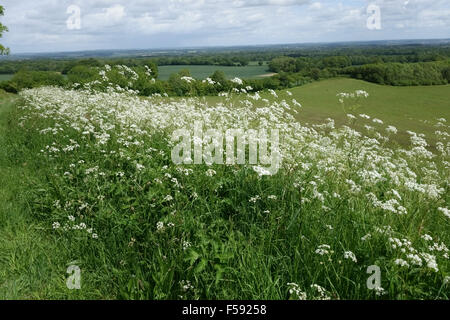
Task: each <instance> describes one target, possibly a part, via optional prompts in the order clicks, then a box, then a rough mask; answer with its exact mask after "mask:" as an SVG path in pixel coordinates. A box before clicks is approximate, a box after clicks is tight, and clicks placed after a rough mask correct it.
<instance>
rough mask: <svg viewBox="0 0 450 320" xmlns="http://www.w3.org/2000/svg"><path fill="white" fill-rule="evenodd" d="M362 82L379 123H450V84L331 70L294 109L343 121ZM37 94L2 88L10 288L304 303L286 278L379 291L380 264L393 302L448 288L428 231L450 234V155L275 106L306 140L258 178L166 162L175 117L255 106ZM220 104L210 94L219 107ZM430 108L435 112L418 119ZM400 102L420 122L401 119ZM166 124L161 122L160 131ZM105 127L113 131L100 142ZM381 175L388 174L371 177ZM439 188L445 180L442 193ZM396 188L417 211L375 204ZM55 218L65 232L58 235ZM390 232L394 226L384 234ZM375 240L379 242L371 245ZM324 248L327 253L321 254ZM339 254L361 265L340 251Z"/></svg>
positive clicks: (330, 288) (267, 114) (0, 262)
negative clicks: (394, 81)
mask: <svg viewBox="0 0 450 320" xmlns="http://www.w3.org/2000/svg"><path fill="white" fill-rule="evenodd" d="M355 89H365V90H367V91H368V92H369V93H370V95H371V96H370V97H369V99H368V100H367V105H364V106H363V107H361V109H360V110H358V113H359V112H361V113H367V114H369V115H371V116H376V117H379V118H380V119H382V120H384V121H385V125H384V126H383V127H380V128H379V130H380V131H381V132H383V131H382V129H383V128H384V127H385V126H386V125H387V124H393V125H396V126H398V127H399V129H401V130H406V129H412V130H414V131H416V129H417V126H418V124H423V127H419V129H421V128H423V130H427V131H426V132H427V133H428V132H430V133H431V132H432V130H433V126H432V124H431V123H423V122H422V121H421V120H428V121H432V120H434V119H435V118H437V117H446V118H447V119H449V118H450V117H449V116H448V110H447V109H446V105H447V104H446V103H447V102H446V101H448V99H447V97H448V86H446V87H427V88H425V87H423V88H422V87H417V88H391V87H380V86H376V85H372V84H366V83H364V82H361V81H355V80H349V79H334V80H327V81H323V82H318V83H313V84H311V85H308V86H304V87H300V88H295V89H292V90H291V91H292V92H293V97H294V98H296V99H297V100H298V101H299V102H301V103H302V104H303V109H301V111H300V113H299V114H298V119H300V121H301V122H302V123H306V122H310V123H313V122H317V123H319V122H321V120H322V119H325V118H328V117H331V118H336V119H337V121H338V122H339V121H341V122H342V123H344V121H345V120H344V117H345V116H344V115H343V111H341V109H340V108H341V107H340V106H339V105H338V104H337V98H336V93H338V92H341V91H347V92H348V91H353V90H355ZM399 89H402V90H404V91H402V90H400V91H397V90H399ZM405 89H409V90H405ZM414 90H416V91H414ZM412 93H416V96H415V97H411V95H412ZM279 95H280V99H287V94H286V93H282V92H280V93H279ZM267 96H268V95H267ZM28 97H29V99H30V100H29V101H28V102H27V104H26V105H27V106H28V109H25V110H22V109H17V108H15V106H16V104H17V101H16V99H17V97H16V96H12V95H4V94H3V95H2V96H1V97H0V99H1V100H0V101H1V106H0V112H2V114H1V117H0V119H1V121H2V122H1V123H0V130H1V135H0V139H1V140H0V147H1V150H0V164H1V167H0V170H1V175H0V177H1V178H2V183H1V187H0V298H37V299H48V298H56V299H67V298H73V299H114V298H119V299H198V298H203V299H289V298H292V299H296V298H298V297H297V295H296V294H295V291H292V292H290V291H289V289H292V286H293V285H288V283H295V284H296V285H298V286H299V287H298V288H299V290H301V291H304V292H306V293H307V294H308V298H310V299H311V298H312V299H316V298H323V296H321V294H320V293H319V292H318V291H317V290H316V289H314V287H311V285H313V284H317V285H320V286H321V287H323V288H325V291H326V293H325V295H326V296H329V297H330V298H334V299H378V298H380V297H378V296H376V295H375V293H374V292H373V291H370V290H368V289H367V287H366V280H367V277H368V275H367V273H366V269H367V266H369V265H373V264H376V265H379V266H380V267H381V270H382V286H383V288H385V290H386V295H385V296H383V297H384V298H387V299H448V298H449V296H448V287H446V284H445V283H444V279H446V277H448V276H449V269H448V268H449V262H448V259H445V257H443V256H442V254H443V253H444V252H443V251H442V250H441V251H442V252H431V251H430V250H429V246H430V245H431V243H427V242H426V241H425V240H424V239H423V238H422V237H423V235H424V234H430V235H432V237H433V242H436V243H438V244H440V243H444V244H447V246H448V244H449V241H450V239H449V234H448V228H449V222H448V218H446V217H445V216H444V215H443V214H442V213H441V212H440V211H439V210H438V207H448V203H449V186H448V178H449V176H448V175H449V171H448V160H449V159H448V155H447V156H439V157H437V158H436V159H435V160H431V159H428V158H427V157H426V154H425V155H424V154H422V153H421V151H420V149H419V150H418V151H417V153H413V154H411V153H405V152H404V151H403V150H400V149H399V147H398V146H396V145H390V146H389V148H387V147H385V146H384V145H385V144H386V143H385V142H383V140H382V139H380V141H381V142H382V143H381V144H382V146H380V147H377V146H375V145H374V144H373V139H375V137H370V138H371V139H372V140H371V139H369V138H355V137H352V134H351V132H346V131H339V130H329V129H325V130H319V129H317V130H318V133H317V134H316V133H312V132H310V131H308V130H306V131H304V130H305V129H298V128H297V127H296V126H295V125H294V124H292V123H290V122H289V121H288V120H287V118H286V114H282V115H280V114H279V113H277V112H274V111H275V110H270V109H269V110H264V111H263V112H262V113H258V117H257V118H256V119H255V121H259V120H260V119H259V118H263V119H266V120H267V121H270V123H271V124H272V125H280V124H285V122H286V123H288V124H289V125H292V130H294V131H293V132H291V133H294V136H295V138H296V139H297V140H295V139H294V141H293V142H292V146H293V147H294V148H296V149H295V150H297V151H298V153H297V154H296V158H295V159H293V161H292V163H291V162H287V163H286V166H285V167H283V168H282V169H281V170H280V173H279V174H277V175H275V176H272V177H259V176H258V175H257V174H255V172H254V171H253V170H252V169H251V168H250V167H248V166H222V165H214V166H212V167H208V166H206V165H196V166H189V165H187V166H181V167H179V166H176V165H174V164H173V162H172V161H171V159H170V152H171V146H170V145H169V144H168V143H167V138H168V137H167V133H170V132H171V131H170V130H171V129H172V128H173V127H171V126H173V125H175V124H177V123H178V122H180V121H181V120H184V119H185V120H186V122H188V123H189V122H191V121H192V120H193V119H194V118H195V116H199V115H200V116H201V117H203V118H204V119H214V121H217V122H218V123H215V122H214V123H208V125H209V126H212V127H215V125H220V124H222V125H225V124H226V125H231V123H232V124H233V125H234V124H236V125H237V126H239V125H243V124H242V122H239V121H244V120H245V119H247V117H252V116H254V115H255V114H254V113H253V112H254V110H253V108H249V107H244V106H240V105H239V103H236V104H234V105H233V106H228V105H225V107H226V109H225V111H224V106H222V107H221V108H218V109H215V108H214V106H213V105H210V106H209V107H206V108H204V106H202V103H201V101H195V102H188V103H187V102H184V101H183V100H180V99H173V98H171V99H169V100H167V101H164V100H163V102H162V103H161V104H160V105H158V100H157V99H155V100H150V102H151V104H152V106H153V107H152V108H149V104H145V100H146V99H137V98H136V99H133V98H127V97H124V96H120V95H116V96H114V98H113V99H112V98H111V96H109V95H104V96H102V95H100V96H96V97H94V98H93V97H91V96H90V95H89V94H87V93H76V94H75V95H74V94H71V93H68V92H66V91H64V90H62V89H56V88H54V89H37V90H35V91H32V92H31V93H30V95H29V96H28ZM243 97H244V96H240V97H239V98H233V99H235V100H236V102H237V101H238V100H239V99H241V98H243ZM402 97H403V98H404V99H405V103H404V104H403V103H402V100H401V98H402ZM33 99H36V102H35V103H34V102H33V101H34V100H33ZM217 99H218V98H205V100H206V101H208V102H209V103H210V104H213V103H215V102H217ZM280 99H279V100H280ZM170 101H171V102H170ZM74 102H76V103H74ZM391 103H392V104H391ZM389 104H390V106H391V107H389ZM256 105H257V103H255V105H254V106H255V107H256ZM385 105H388V106H385ZM369 106H370V107H369ZM394 106H395V107H394ZM61 107H64V109H63V110H64V112H60V110H61V109H60V108H61ZM421 107H422V108H423V107H426V108H429V110H430V111H429V112H430V114H429V115H428V114H427V115H423V117H420V114H421V113H422V114H423V111H422V112H421V111H420V108H421ZM180 108H181V109H180ZM432 108H435V109H432ZM180 110H183V112H180ZM314 111H315V112H314ZM404 112H408V114H410V115H411V118H412V119H407V120H404V119H402V117H401V115H402V114H403V113H404ZM431 112H433V114H431ZM228 120H229V121H230V122H229V123H227V121H228ZM435 122H436V121H434V123H435ZM19 124H21V125H23V127H22V126H20V125H19ZM408 125H412V127H407V126H408ZM160 126H162V127H163V128H165V130H167V132H166V131H164V130H163V131H161V130H156V131H155V129H153V128H156V127H158V128H159V127H160ZM77 127H79V129H77ZM48 128H50V129H51V130H50V131H47V129H48ZM41 130H44V132H47V133H39V132H42V131H41ZM421 130H422V129H421ZM442 130H447V131H448V127H446V129H442ZM86 132H87V133H88V134H86ZM105 133H108V135H109V138H108V139H107V140H106V142H105V143H99V141H101V140H102V139H103V137H105V136H106V135H104V134H105ZM47 146H48V147H47ZM50 146H52V147H50ZM67 147H70V148H69V149H67V150H69V151H64V153H63V152H61V150H63V149H64V148H67ZM72 147H73V149H72ZM390 147H392V148H390ZM53 148H54V149H53ZM40 150H44V152H41V151H40ZM52 150H53V151H52ZM56 150H57V151H56ZM408 150H409V149H408ZM409 152H411V151H409ZM446 163H447V164H446ZM137 164H140V165H142V166H143V168H144V169H139V167H138V166H137ZM392 168H395V169H392ZM210 169H214V170H215V171H214V172H213V173H208V172H210V171H209V170H210ZM411 172H413V173H414V174H415V175H416V177H417V178H416V177H414V178H411ZM378 173H379V174H380V175H381V176H382V177H383V178H384V180H383V179H381V180H376V182H373V181H372V180H371V179H372V177H373V176H376V174H378ZM174 179H175V180H174ZM396 179H400V183H398V182H396ZM349 180H351V181H352V183H353V184H355V185H354V186H356V189H358V188H359V191H357V190H356V191H355V188H354V186H353V185H352V183H350V182H349ZM406 182H408V183H406ZM411 185H413V186H416V187H411ZM433 188H437V189H439V190H441V189H442V190H441V191H440V194H439V195H438V196H437V197H434V196H433V194H432V192H431V191H429V190H434V189H433ZM393 190H395V191H396V192H398V193H399V195H400V196H401V200H398V205H400V204H401V205H402V206H404V207H405V209H406V210H407V212H408V214H406V215H400V214H398V213H396V211H397V210H398V209H399V208H398V206H396V205H394V207H395V208H394V211H395V212H391V211H389V210H388V211H386V210H384V209H383V208H382V206H380V204H379V203H382V204H383V205H386V204H387V203H388V201H393V200H395V199H398V198H396V197H395V195H394V193H393ZM421 190H422V191H421ZM369 194H373V196H374V197H376V199H377V201H378V202H376V201H375V202H373V201H372V200H370V199H371V198H370V197H369V196H368V195H369ZM168 196H170V197H168ZM396 201H397V200H396ZM69 217H73V220H74V221H72V218H69ZM55 222H58V223H59V224H60V227H59V228H56V229H53V228H52V224H54V223H55ZM82 223H83V224H85V225H86V226H87V228H93V230H94V232H95V233H98V236H99V237H98V239H96V238H95V237H93V236H92V231H91V232H89V231H88V229H86V227H84V228H81V227H80V226H81V224H82ZM66 225H67V226H68V228H67V229H64V227H65V226H66ZM386 226H389V228H391V229H392V231H390V233H389V234H386V233H383V232H380V231H379V230H380V229H383V228H385V227H386ZM75 227H76V228H75ZM377 230H378V231H377ZM367 234H370V235H371V238H370V239H369V240H368V241H362V240H361V237H362V236H364V235H367ZM389 237H393V238H398V239H407V240H408V241H411V244H410V245H409V246H413V247H414V248H415V250H417V252H418V253H430V254H434V255H436V259H437V262H438V265H439V271H437V272H434V271H432V270H430V269H429V268H427V265H422V266H421V267H414V266H411V267H410V268H401V267H399V266H398V265H397V264H395V262H394V261H395V259H397V258H400V257H402V258H404V259H407V258H406V257H405V256H404V255H403V254H402V253H401V252H400V251H399V250H397V249H396V248H393V247H392V245H391V243H390V242H389V240H388V238H389ZM324 244H326V245H329V246H330V249H328V250H327V252H326V253H324V255H320V254H318V253H317V250H318V248H319V246H321V245H324ZM345 251H351V252H353V253H354V254H355V255H356V257H357V260H358V261H357V263H354V262H352V261H351V260H349V259H345V258H344V252H345ZM72 261H76V264H77V265H79V266H80V267H81V270H82V289H81V290H68V289H67V288H66V286H65V279H66V277H67V274H66V268H67V266H68V265H69V264H70V262H72ZM408 261H409V260H408Z"/></svg>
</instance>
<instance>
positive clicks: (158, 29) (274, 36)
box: [0, 0, 450, 53]
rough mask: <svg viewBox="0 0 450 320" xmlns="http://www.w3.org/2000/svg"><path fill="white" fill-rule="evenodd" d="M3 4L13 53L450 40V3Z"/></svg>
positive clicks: (69, 0)
mask: <svg viewBox="0 0 450 320" xmlns="http://www.w3.org/2000/svg"><path fill="white" fill-rule="evenodd" d="M0 4H1V5H3V6H4V7H5V16H4V17H0V22H2V23H3V24H5V25H7V26H8V27H9V33H7V34H5V35H4V37H3V39H1V41H2V43H4V44H6V45H7V46H9V47H10V48H11V51H12V52H13V53H14V52H15V53H23V52H51V51H78V50H93V49H144V48H167V47H192V46H216V45H253V44H276V43H303V42H335V41H359V40H362V41H364V40H388V39H419V38H420V39H432V38H450V1H449V0H409V1H408V0H372V1H368V0H348V1H335V0H3V1H1V2H0ZM370 4H375V5H377V6H378V8H379V9H380V25H376V24H375V22H374V21H375V19H376V11H372V10H369V12H368V10H367V9H368V7H369V5H370ZM77 8H79V17H80V19H79V20H78V19H77ZM374 14H375V15H374ZM368 20H369V22H370V23H369V24H370V25H371V27H369V28H368V26H367V21H368ZM78 22H79V23H78ZM376 26H378V27H381V29H380V28H375V27H376Z"/></svg>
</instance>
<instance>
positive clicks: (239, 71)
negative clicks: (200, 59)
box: [158, 65, 270, 80]
mask: <svg viewBox="0 0 450 320" xmlns="http://www.w3.org/2000/svg"><path fill="white" fill-rule="evenodd" d="M183 69H188V70H189V71H190V72H191V75H192V77H194V78H196V79H205V78H207V77H209V76H211V75H212V74H213V73H214V72H215V71H216V70H220V71H223V72H224V73H225V75H226V76H227V77H228V78H230V79H231V78H234V77H238V78H242V79H255V78H260V77H261V76H262V75H265V74H268V73H270V72H269V71H268V70H267V66H258V65H249V66H246V67H226V66H190V65H180V66H159V67H158V72H159V76H158V78H159V79H160V80H167V79H169V77H170V75H171V74H174V73H177V72H179V71H181V70H183Z"/></svg>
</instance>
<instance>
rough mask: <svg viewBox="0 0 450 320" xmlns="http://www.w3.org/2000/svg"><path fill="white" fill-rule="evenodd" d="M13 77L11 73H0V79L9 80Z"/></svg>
mask: <svg viewBox="0 0 450 320" xmlns="http://www.w3.org/2000/svg"><path fill="white" fill-rule="evenodd" d="M12 77H13V74H0V81H5V80H9V79H11V78H12Z"/></svg>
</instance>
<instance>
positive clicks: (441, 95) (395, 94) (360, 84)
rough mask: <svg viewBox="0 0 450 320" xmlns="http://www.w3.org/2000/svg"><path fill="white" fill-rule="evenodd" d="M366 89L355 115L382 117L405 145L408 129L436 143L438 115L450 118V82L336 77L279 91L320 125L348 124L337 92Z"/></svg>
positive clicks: (305, 119)
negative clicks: (411, 83) (404, 83)
mask: <svg viewBox="0 0 450 320" xmlns="http://www.w3.org/2000/svg"><path fill="white" fill-rule="evenodd" d="M359 89H361V90H365V91H367V92H368V93H369V94H370V96H369V97H368V98H367V99H365V100H364V101H363V103H362V105H361V107H360V108H359V109H357V110H356V111H355V112H353V113H354V114H355V115H358V114H361V113H363V114H367V115H369V116H371V117H372V118H379V119H382V120H383V121H384V122H385V124H386V125H393V126H395V127H397V128H398V129H399V134H398V135H397V136H396V137H395V140H396V141H397V142H399V143H400V144H402V145H408V144H409V135H408V134H407V133H406V131H407V130H413V131H415V132H417V133H423V134H425V135H426V136H427V138H428V139H429V141H430V143H431V144H432V145H433V146H434V143H435V142H436V139H435V137H434V132H435V131H436V128H435V127H434V123H435V122H436V119H437V118H445V119H450V85H445V86H416V87H393V86H383V85H378V84H373V83H369V82H365V81H361V80H355V79H348V78H336V79H328V80H322V81H318V82H313V83H309V84H306V85H304V86H301V87H296V88H292V89H290V90H289V91H290V92H292V94H293V95H292V97H290V96H288V95H287V94H286V90H281V91H278V94H279V96H280V99H286V100H288V101H290V100H291V99H292V98H294V99H296V100H297V101H298V102H300V103H301V104H302V108H301V109H300V111H299V113H298V114H297V115H296V118H297V120H298V121H299V122H300V123H302V124H319V123H323V122H324V121H325V120H326V119H327V118H332V119H334V120H335V121H336V125H338V126H340V125H342V124H347V123H348V119H347V116H346V114H347V113H351V112H350V111H348V110H347V111H345V110H344V109H343V108H342V106H341V105H340V104H339V102H338V97H336V94H337V93H340V92H354V91H355V90H359ZM261 96H262V97H264V98H267V99H269V100H276V99H274V98H273V97H272V96H271V95H270V94H268V93H266V94H262V95H261ZM206 101H207V102H208V103H210V104H214V103H216V102H217V101H220V99H219V98H217V97H207V98H206ZM364 124H369V125H372V126H373V125H374V124H373V123H371V121H362V119H360V120H359V121H358V122H357V123H356V125H354V126H353V127H355V128H356V129H358V130H364V128H363V125H364Z"/></svg>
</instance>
